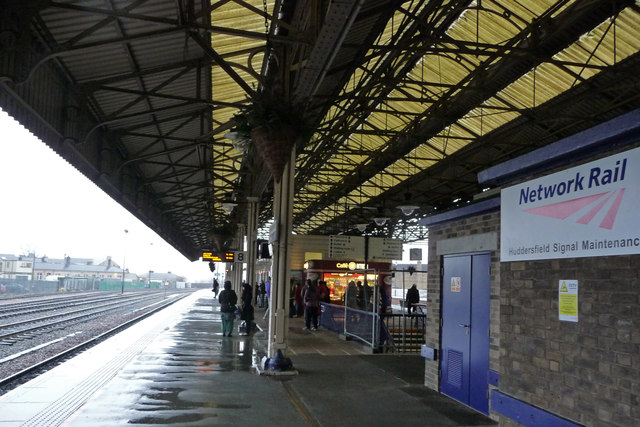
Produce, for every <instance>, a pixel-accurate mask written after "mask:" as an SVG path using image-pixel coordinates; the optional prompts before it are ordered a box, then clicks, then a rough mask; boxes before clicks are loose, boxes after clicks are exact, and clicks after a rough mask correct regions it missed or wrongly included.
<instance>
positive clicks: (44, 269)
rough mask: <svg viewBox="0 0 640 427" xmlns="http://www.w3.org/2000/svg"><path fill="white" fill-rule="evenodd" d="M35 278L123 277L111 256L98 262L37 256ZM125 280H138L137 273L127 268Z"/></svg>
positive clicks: (84, 259)
mask: <svg viewBox="0 0 640 427" xmlns="http://www.w3.org/2000/svg"><path fill="white" fill-rule="evenodd" d="M34 274H35V280H47V277H50V276H54V277H94V278H97V279H121V278H122V268H121V267H120V266H119V265H118V264H117V263H116V262H114V261H113V260H112V259H111V257H107V258H106V259H105V260H104V261H100V262H96V261H95V260H93V259H90V258H71V257H69V256H67V257H65V258H62V259H60V258H47V257H46V256H44V257H39V258H36V263H35V269H34ZM125 280H138V276H137V275H136V274H130V273H129V271H128V270H125Z"/></svg>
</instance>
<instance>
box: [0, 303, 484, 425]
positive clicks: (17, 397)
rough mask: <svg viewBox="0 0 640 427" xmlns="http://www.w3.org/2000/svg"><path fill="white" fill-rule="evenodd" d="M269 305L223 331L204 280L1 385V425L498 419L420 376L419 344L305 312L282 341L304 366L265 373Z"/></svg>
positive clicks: (481, 421) (404, 422) (390, 422)
mask: <svg viewBox="0 0 640 427" xmlns="http://www.w3.org/2000/svg"><path fill="white" fill-rule="evenodd" d="M263 313H264V311H263V310H261V309H259V308H257V309H256V317H257V318H258V319H257V320H258V322H259V324H260V326H261V328H262V329H263V330H262V331H260V330H258V331H256V332H255V333H254V334H252V335H251V336H239V335H238V334H237V332H236V333H234V334H233V336H232V337H223V336H222V333H221V330H220V327H221V321H220V312H219V306H218V303H217V302H216V301H214V299H213V294H212V293H211V292H210V291H208V290H206V291H197V292H195V293H194V294H192V295H191V296H189V297H187V298H185V299H183V300H181V301H179V302H177V303H176V304H174V305H173V306H171V307H170V308H168V309H166V310H163V311H162V312H160V313H158V314H155V315H153V316H151V317H149V318H147V319H145V320H143V321H141V322H139V323H138V324H136V325H135V326H134V327H132V328H129V329H127V330H126V331H124V332H122V333H120V334H118V335H117V336H114V337H113V338H110V339H108V340H106V341H104V342H102V343H101V344H99V345H97V346H95V347H93V348H91V349H89V350H87V351H85V352H83V353H82V354H80V355H78V356H76V357H75V358H73V359H71V360H69V361H67V362H65V363H64V364H61V365H60V366H58V367H56V368H54V369H52V370H50V371H48V372H46V373H44V374H43V375H41V376H39V377H38V378H36V379H34V380H32V381H30V382H28V383H25V384H24V385H22V386H20V387H19V388H17V389H14V390H12V391H10V392H8V393H6V394H5V395H3V396H0V427H9V426H56V425H63V426H81V427H86V426H91V427H99V426H109V427H112V426H124V425H131V424H139V425H140V424H141V425H147V426H149V425H157V426H166V425H177V426H218V425H220V426H225V425H229V426H231V425H236V426H237V425H264V426H271V425H273V426H305V425H310V426H341V425H350V426H360V425H362V426H365V425H366V426H388V425H394V424H402V425H403V426H413V425H415V426H485V425H495V423H493V422H492V421H491V420H490V419H488V418H486V417H484V416H483V415H482V414H479V413H477V412H475V411H473V410H471V409H469V408H467V407H466V406H464V405H461V404H460V403H458V402H456V401H454V400H452V399H449V398H447V397H446V396H443V395H441V394H439V393H437V392H434V391H432V390H429V389H428V388H426V387H424V386H423V385H422V383H423V377H424V360H423V359H422V358H421V357H420V356H407V355H380V354H369V353H370V352H369V351H368V349H367V348H366V347H364V346H362V345H360V344H358V343H357V342H353V341H343V340H340V339H339V338H338V336H337V335H336V334H334V333H333V332H330V331H326V330H322V329H320V330H318V331H317V332H304V331H302V326H303V324H302V319H296V318H292V319H289V330H288V332H289V335H288V343H289V348H288V350H287V353H286V355H287V356H288V357H290V358H291V360H292V362H293V365H294V367H295V369H296V370H297V371H298V375H295V376H282V377H278V376H261V375H258V374H257V373H256V365H257V364H258V363H259V360H260V358H261V357H262V356H263V355H264V352H265V350H266V348H265V346H266V328H267V325H266V321H265V320H264V319H263V318H262V317H263ZM235 329H236V331H237V322H236V328H235Z"/></svg>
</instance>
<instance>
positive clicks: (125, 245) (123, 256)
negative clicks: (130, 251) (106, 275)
mask: <svg viewBox="0 0 640 427" xmlns="http://www.w3.org/2000/svg"><path fill="white" fill-rule="evenodd" d="M127 234H129V230H127V229H125V230H124V253H123V254H122V290H121V291H120V294H121V295H124V271H125V268H124V263H125V260H126V257H127Z"/></svg>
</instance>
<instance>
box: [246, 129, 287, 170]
mask: <svg viewBox="0 0 640 427" xmlns="http://www.w3.org/2000/svg"><path fill="white" fill-rule="evenodd" d="M297 135H298V132H297V130H296V129H295V128H294V127H293V126H292V125H290V124H287V123H283V124H282V126H280V127H274V126H271V127H265V126H260V127H257V128H255V129H253V130H252V131H251V140H252V141H253V143H254V144H255V146H256V150H257V151H258V154H259V155H260V157H262V159H263V160H264V162H265V164H266V165H267V168H269V172H271V174H272V175H273V178H274V179H275V180H276V181H279V180H280V178H281V177H282V173H283V172H284V167H285V166H286V165H287V163H288V162H289V159H290V158H291V150H292V149H293V145H294V143H295V140H296V136H297Z"/></svg>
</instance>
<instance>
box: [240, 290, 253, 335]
mask: <svg viewBox="0 0 640 427" xmlns="http://www.w3.org/2000/svg"><path fill="white" fill-rule="evenodd" d="M252 299H253V292H252V290H251V285H250V284H248V283H247V282H243V283H242V295H241V297H240V300H241V301H242V314H241V315H240V319H241V320H244V324H245V331H246V333H247V335H248V334H250V333H251V329H252V327H253V319H254V315H253V305H252V304H251V300H252Z"/></svg>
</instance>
